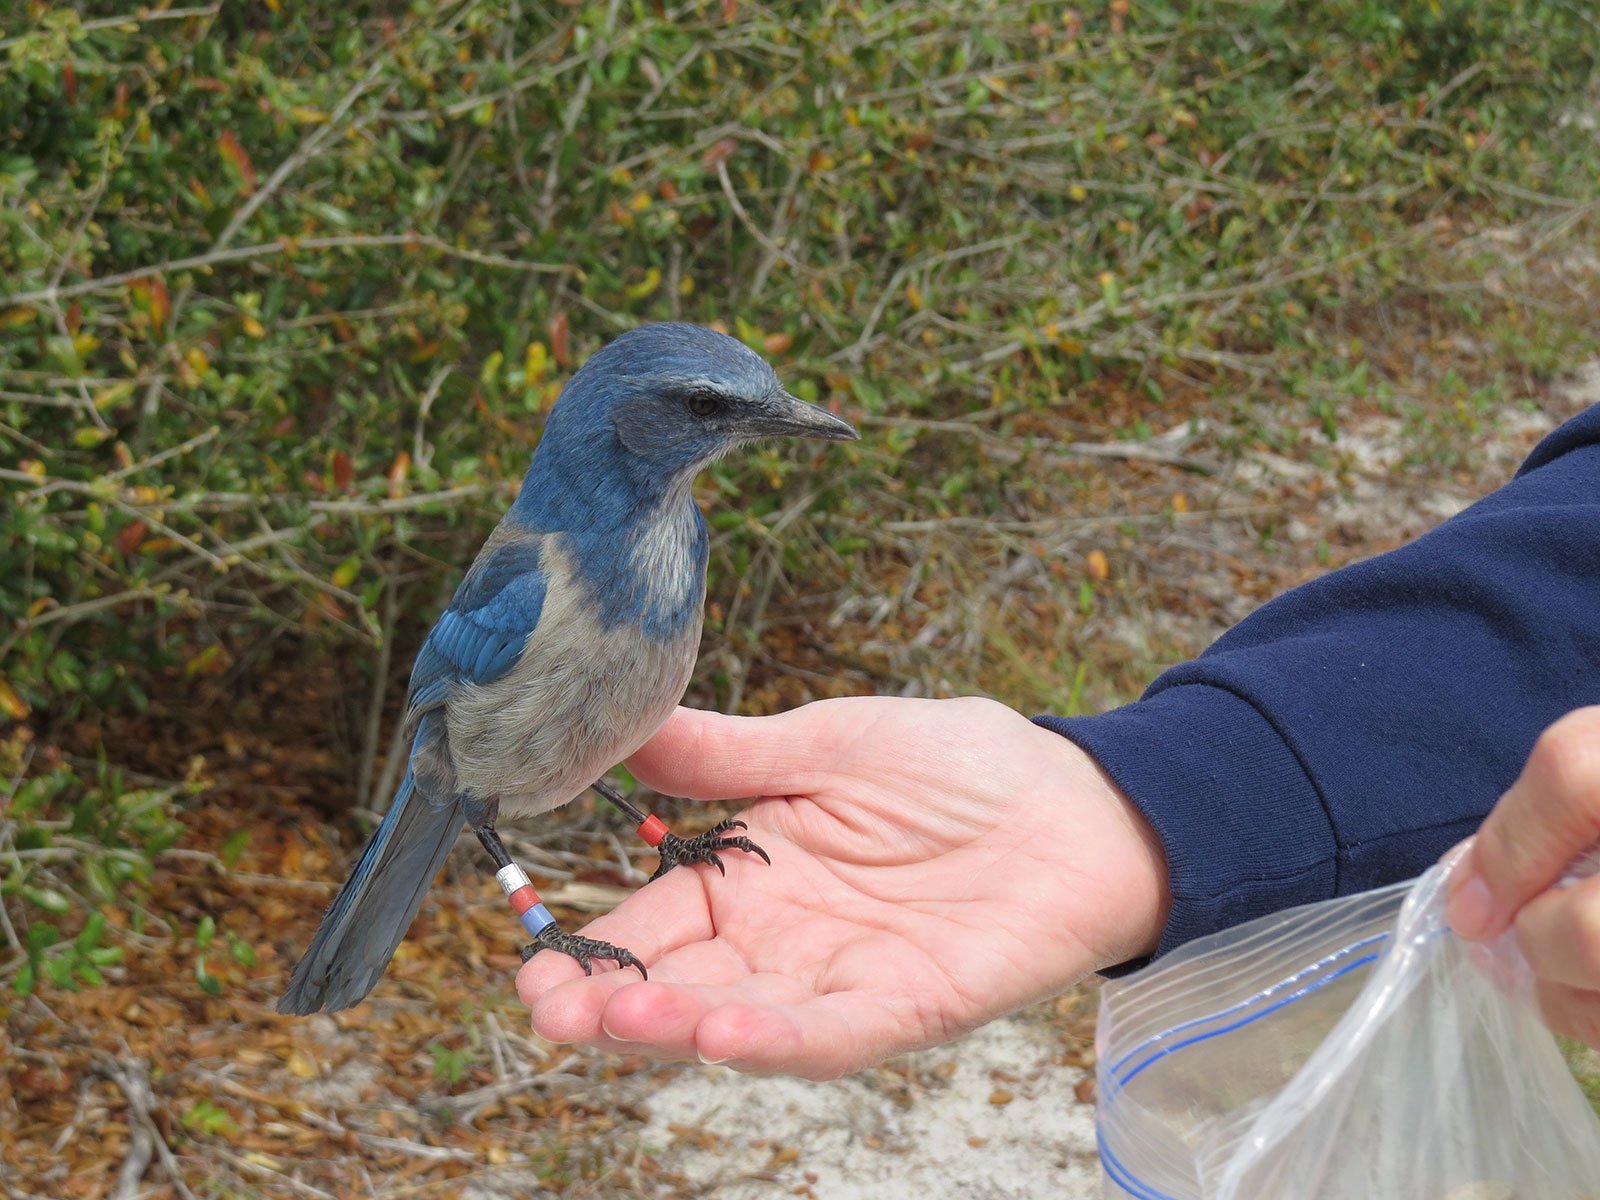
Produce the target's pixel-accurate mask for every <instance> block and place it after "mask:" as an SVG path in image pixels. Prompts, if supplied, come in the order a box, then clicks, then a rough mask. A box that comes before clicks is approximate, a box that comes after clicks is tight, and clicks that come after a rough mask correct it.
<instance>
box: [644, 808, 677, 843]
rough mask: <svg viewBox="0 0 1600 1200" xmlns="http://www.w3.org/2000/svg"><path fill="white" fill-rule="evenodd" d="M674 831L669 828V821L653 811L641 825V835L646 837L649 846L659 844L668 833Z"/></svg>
mask: <svg viewBox="0 0 1600 1200" xmlns="http://www.w3.org/2000/svg"><path fill="white" fill-rule="evenodd" d="M671 832H672V831H671V830H670V829H668V828H667V823H666V822H665V821H663V820H662V819H661V818H660V817H658V816H656V815H655V813H651V814H650V815H649V816H648V817H646V818H645V819H644V822H643V824H641V825H640V826H639V836H640V837H641V838H643V839H644V841H645V844H646V845H647V846H659V845H661V842H662V840H663V839H664V838H665V837H666V836H667V834H669V833H671Z"/></svg>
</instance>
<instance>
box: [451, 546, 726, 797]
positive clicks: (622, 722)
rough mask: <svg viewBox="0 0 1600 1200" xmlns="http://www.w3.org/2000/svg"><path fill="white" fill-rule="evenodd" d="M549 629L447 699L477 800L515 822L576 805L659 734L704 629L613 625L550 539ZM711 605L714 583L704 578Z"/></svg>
mask: <svg viewBox="0 0 1600 1200" xmlns="http://www.w3.org/2000/svg"><path fill="white" fill-rule="evenodd" d="M546 547H547V550H548V553H547V554H545V555H543V556H542V557H541V562H542V563H543V565H544V566H545V569H546V571H547V572H548V578H549V588H548V590H547V592H546V594H545V602H544V608H543V611H542V612H541V613H540V614H539V624H538V627H537V628H536V629H535V630H534V632H533V635H532V636H531V637H530V638H529V639H528V645H527V647H526V648H525V649H524V651H523V653H522V657H521V658H520V659H519V660H518V662H517V665H516V666H515V667H513V668H512V670H511V671H510V672H509V673H507V674H506V675H505V676H504V677H503V678H501V679H498V680H496V681H495V682H494V683H492V684H485V685H469V686H467V687H464V688H462V689H460V690H459V691H458V692H457V693H456V694H455V695H453V696H452V697H451V698H450V700H449V701H448V702H447V706H446V712H447V715H448V721H449V729H450V753H451V758H452V760H453V765H454V767H455V772H456V778H457V780H458V781H459V783H460V785H461V787H462V788H463V789H464V790H466V791H467V792H468V793H469V794H472V795H476V796H480V797H483V798H484V799H488V798H490V797H498V798H499V801H500V811H501V812H502V813H503V814H505V815H507V816H511V817H515V816H518V815H527V814H533V813H539V812H544V811H546V810H548V809H551V808H554V807H556V806H557V805H560V804H565V803H566V802H567V801H569V800H571V799H573V798H574V797H575V796H577V795H578V794H579V793H580V792H582V791H583V789H584V788H586V787H587V786H588V785H589V784H591V783H593V782H594V781H595V780H596V779H598V778H600V777H601V776H602V775H603V774H604V773H605V772H606V771H607V770H608V769H610V768H611V767H612V766H614V765H615V764H616V763H618V762H620V761H622V760H623V759H624V758H627V757H628V755H630V754H632V753H633V752H634V751H635V750H637V749H638V748H639V747H640V746H642V745H643V744H644V743H645V742H646V741H647V740H649V738H650V735H651V734H653V733H655V731H656V730H657V729H659V728H660V727H661V725H662V723H663V722H664V721H665V720H666V719H667V717H669V716H670V715H671V714H672V710H673V708H674V707H675V706H676V705H677V703H678V701H679V700H680V699H681V698H682V697H683V691H684V688H686V687H687V686H688V684H689V677H690V675H691V674H692V673H693V671H694V664H695V655H696V651H697V649H698V647H699V643H700V622H699V621H698V620H694V621H690V622H687V623H686V624H685V625H684V627H683V629H682V630H681V631H680V632H678V633H677V634H675V635H674V636H672V637H669V638H653V637H646V636H643V635H642V634H641V631H640V629H639V628H638V627H637V626H636V625H632V624H627V623H624V624H620V625H618V624H608V623H606V622H604V621H603V620H602V619H601V614H600V612H599V610H598V607H597V605H596V604H595V603H594V598H593V595H592V593H591V592H590V590H589V589H588V588H587V587H585V586H584V584H583V583H582V582H581V581H580V580H579V579H578V577H577V574H576V572H575V571H574V570H573V569H572V562H571V558H570V556H569V555H568V554H567V553H566V551H565V550H564V548H563V547H562V545H561V543H560V540H559V539H554V538H553V539H551V542H548V543H546ZM695 587H696V602H697V607H698V603H699V601H700V600H701V599H702V598H703V595H704V591H705V580H704V576H703V575H702V577H701V578H700V579H699V580H698V581H697V582H696V584H695Z"/></svg>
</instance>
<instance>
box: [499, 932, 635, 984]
mask: <svg viewBox="0 0 1600 1200" xmlns="http://www.w3.org/2000/svg"><path fill="white" fill-rule="evenodd" d="M541 950H554V951H556V953H558V954H566V955H570V956H571V957H572V958H575V959H577V960H578V965H579V966H580V967H582V968H583V973H584V974H585V975H593V974H594V960H595V959H597V958H599V959H608V960H610V961H611V962H614V963H616V964H617V965H618V966H619V967H637V968H638V970H639V974H640V975H642V976H644V978H646V979H649V978H650V974H649V972H648V971H646V970H645V969H644V964H643V963H642V962H640V961H639V960H638V958H637V957H635V956H634V954H633V953H632V952H631V951H628V950H624V949H623V948H622V947H621V946H613V945H612V944H611V943H610V942H602V941H599V940H598V939H596V938H590V937H583V936H582V935H580V934H576V933H567V932H565V931H564V930H562V929H561V927H560V926H559V925H546V926H545V927H544V928H543V929H541V930H540V931H539V933H538V935H537V936H536V937H535V938H534V940H533V941H532V942H530V943H529V944H528V945H526V946H524V947H523V948H522V961H523V962H527V961H528V960H529V959H530V958H532V957H533V956H534V955H535V954H537V953H539V951H541Z"/></svg>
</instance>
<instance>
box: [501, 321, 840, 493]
mask: <svg viewBox="0 0 1600 1200" xmlns="http://www.w3.org/2000/svg"><path fill="white" fill-rule="evenodd" d="M856 436H857V434H856V431H855V429H854V428H852V427H851V426H850V424H849V423H848V422H845V421H842V420H840V419H839V418H838V417H835V416H833V415H832V414H831V413H829V412H827V411H826V410H824V409H821V408H818V407H817V406H816V405H814V404H807V403H806V402H805V401H803V400H800V399H798V398H796V397H794V396H791V395H790V394H789V393H788V392H786V391H785V390H784V389H783V385H782V384H780V383H779V382H778V377H777V375H775V374H774V373H773V371H772V368H771V367H770V366H768V365H767V363H766V361H765V360H764V359H762V357H761V356H760V355H759V354H757V353H755V351H753V350H751V349H750V348H749V347H747V346H746V345H745V344H744V343H743V342H740V341H738V340H737V339H735V338H731V337H728V336H727V335H726V334H722V333H717V332H716V331H715V330H711V329H703V328H701V327H700V326H698V325H683V324H679V323H676V322H664V323H661V324H657V325H644V326H641V327H640V328H638V329H634V330H631V331H630V332H628V333H625V334H623V335H622V336H621V337H619V338H617V339H616V341H614V342H612V343H611V344H610V345H608V346H606V347H605V348H604V349H603V350H601V351H599V352H598V353H597V354H595V355H594V357H592V358H591V359H589V361H588V362H586V363H584V365H583V366H582V367H581V368H579V370H578V372H577V373H576V374H575V375H573V377H572V379H571V381H570V382H569V383H568V384H567V386H566V389H565V390H564V391H563V392H562V393H561V398H560V399H559V400H557V401H556V404H555V407H554V408H553V409H552V410H551V412H550V418H549V420H548V421H547V422H546V424H545V430H544V436H543V437H542V438H541V440H540V443H539V449H538V451H537V452H536V453H535V455H534V461H533V465H532V467H531V468H530V469H529V472H528V479H527V481H526V483H525V484H524V486H523V489H522V494H521V496H519V498H518V505H519V507H521V508H523V510H524V513H525V515H528V516H532V515H534V514H533V512H532V511H529V510H530V509H532V508H534V507H543V506H544V505H545V504H547V503H549V502H552V501H554V500H555V499H556V497H555V493H556V492H559V491H561V490H563V489H572V490H576V491H578V492H582V493H590V494H592V493H593V491H594V489H596V488H603V489H605V490H607V491H609V492H613V493H614V492H615V491H617V490H619V489H621V490H626V491H628V492H630V493H632V494H634V495H635V496H638V497H647V496H659V495H661V494H664V493H666V492H669V491H674V490H678V489H679V488H683V489H686V488H687V487H688V484H689V483H690V482H691V481H692V480H693V479H694V476H695V475H696V474H697V473H698V472H699V471H700V470H701V469H702V468H704V467H705V466H707V465H708V464H710V463H711V462H713V461H715V460H716V459H717V458H719V457H721V456H722V455H724V454H726V453H728V451H730V450H733V449H736V448H737V447H739V446H741V445H744V444H745V443H747V442H752V441H756V440H757V439H760V438H767V437H806V438H824V439H830V440H834V441H845V440H849V439H852V438H855V437H856ZM525 502H526V503H525Z"/></svg>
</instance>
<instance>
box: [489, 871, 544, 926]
mask: <svg viewBox="0 0 1600 1200" xmlns="http://www.w3.org/2000/svg"><path fill="white" fill-rule="evenodd" d="M494 877H495V879H496V880H497V881H499V884H500V890H501V891H502V892H504V893H505V894H506V899H508V900H510V901H511V908H512V911H513V912H515V913H516V914H517V919H518V920H520V921H521V922H522V927H523V928H524V929H526V930H527V931H528V936H529V937H538V936H539V934H540V933H542V932H543V931H544V930H546V929H548V928H549V927H550V926H552V925H554V924H555V923H556V919H555V918H554V917H553V916H551V915H550V910H549V909H548V908H546V907H545V906H544V905H543V904H541V903H540V902H539V893H538V892H536V891H534V890H533V882H532V881H531V880H530V879H529V878H528V873H527V872H526V871H524V870H523V869H522V868H521V867H519V866H517V864H516V863H508V864H507V865H506V866H503V867H501V868H500V869H499V870H498V871H496V872H495V873H494Z"/></svg>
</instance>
